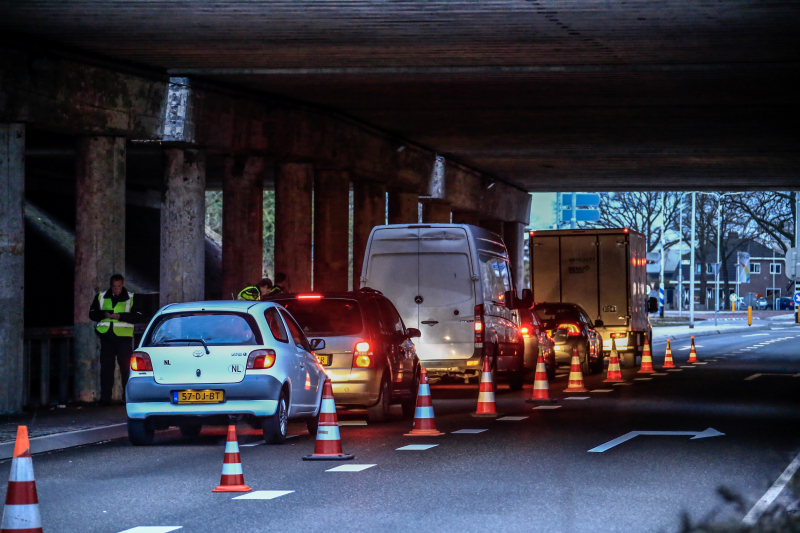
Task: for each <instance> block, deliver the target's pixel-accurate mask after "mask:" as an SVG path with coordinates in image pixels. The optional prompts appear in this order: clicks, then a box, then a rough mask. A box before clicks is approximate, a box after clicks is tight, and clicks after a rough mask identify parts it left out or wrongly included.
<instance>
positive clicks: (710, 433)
mask: <svg viewBox="0 0 800 533" xmlns="http://www.w3.org/2000/svg"><path fill="white" fill-rule="evenodd" d="M639 435H692V438H691V439H689V440H694V439H705V438H707V437H721V436H723V435H725V433H720V432H719V431H717V430H716V429H713V428H708V429H707V430H705V431H631V432H630V433H626V434H624V435H623V436H621V437H617V438H616V439H614V440H610V441H608V442H606V443H605V444H601V445H600V446H597V447H596V448H592V449H591V450H589V452H594V453H602V452H604V451H606V450H610V449H611V448H613V447H614V446H617V445H619V444H622V443H623V442H628V441H629V440H631V439H633V438H635V437H638V436H639Z"/></svg>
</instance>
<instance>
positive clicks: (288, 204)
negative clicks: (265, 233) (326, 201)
mask: <svg viewBox="0 0 800 533" xmlns="http://www.w3.org/2000/svg"><path fill="white" fill-rule="evenodd" d="M313 190H314V169H313V168H312V166H311V165H307V164H302V163H282V164H279V165H277V168H276V169H275V273H278V272H283V273H284V274H286V283H284V286H283V288H284V289H285V290H286V291H288V292H306V291H310V290H311V223H312V218H311V217H312V215H311V212H312V204H311V202H312V200H311V199H312V192H313Z"/></svg>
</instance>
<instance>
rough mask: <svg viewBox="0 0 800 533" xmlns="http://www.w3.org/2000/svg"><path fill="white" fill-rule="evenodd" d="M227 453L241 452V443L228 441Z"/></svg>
mask: <svg viewBox="0 0 800 533" xmlns="http://www.w3.org/2000/svg"><path fill="white" fill-rule="evenodd" d="M225 453H239V443H238V442H236V441H234V442H226V443H225Z"/></svg>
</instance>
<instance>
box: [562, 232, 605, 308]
mask: <svg viewBox="0 0 800 533" xmlns="http://www.w3.org/2000/svg"><path fill="white" fill-rule="evenodd" d="M603 268H604V269H605V266H604V267H603ZM597 285H598V278H597V235H569V236H562V237H561V300H560V301H562V302H569V303H576V304H578V305H580V306H581V307H583V309H584V311H586V312H587V313H588V314H589V316H590V317H596V316H597V314H598V313H597V310H598V291H597ZM555 301H559V300H555Z"/></svg>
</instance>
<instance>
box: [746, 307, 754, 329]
mask: <svg viewBox="0 0 800 533" xmlns="http://www.w3.org/2000/svg"><path fill="white" fill-rule="evenodd" d="M747 325H748V326H752V325H753V308H752V307H748V308H747Z"/></svg>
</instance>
